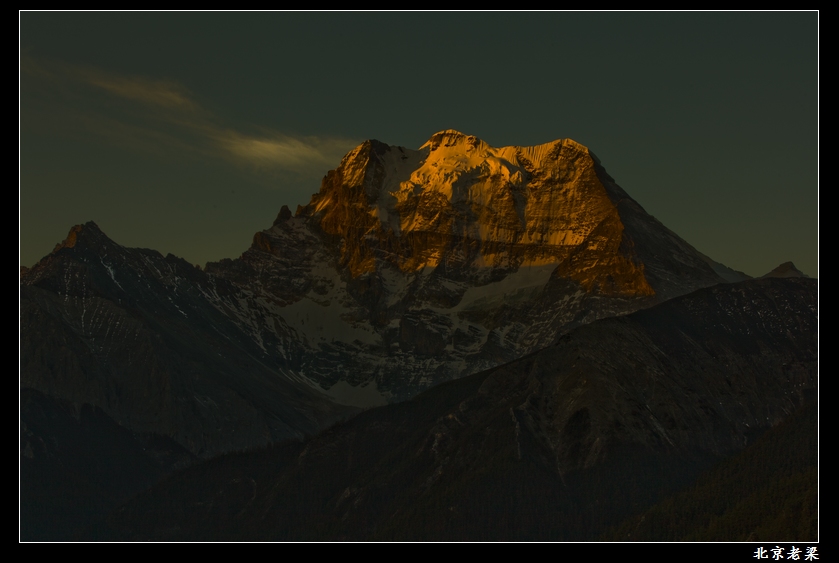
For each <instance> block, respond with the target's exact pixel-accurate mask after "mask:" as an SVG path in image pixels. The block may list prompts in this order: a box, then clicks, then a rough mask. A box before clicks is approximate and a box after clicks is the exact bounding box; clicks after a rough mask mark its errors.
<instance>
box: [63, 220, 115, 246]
mask: <svg viewBox="0 0 839 563" xmlns="http://www.w3.org/2000/svg"><path fill="white" fill-rule="evenodd" d="M82 233H84V234H93V235H104V233H103V232H102V229H100V228H99V225H97V224H96V223H94V222H93V221H88V222H87V223H85V224H83V225H74V226H73V227H71V228H70V232H69V233H67V238H65V239H64V240H63V241H61V242H59V243H58V244H56V245H55V248H54V249H53V250H52V251H53V252H58V251H59V250H61V249H62V248H73V247H74V246H76V241H78V238H79V235H81V234H82Z"/></svg>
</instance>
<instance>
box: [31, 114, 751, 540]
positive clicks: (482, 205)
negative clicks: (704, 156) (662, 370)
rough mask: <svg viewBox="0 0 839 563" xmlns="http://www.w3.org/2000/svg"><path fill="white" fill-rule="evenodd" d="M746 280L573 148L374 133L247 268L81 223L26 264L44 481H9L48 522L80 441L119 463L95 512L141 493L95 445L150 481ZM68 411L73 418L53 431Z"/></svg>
mask: <svg viewBox="0 0 839 563" xmlns="http://www.w3.org/2000/svg"><path fill="white" fill-rule="evenodd" d="M743 278H745V276H743V275H742V274H741V273H739V272H736V271H734V270H731V269H730V268H727V267H725V266H723V265H721V264H718V263H716V262H714V261H713V260H712V259H710V258H708V257H707V256H704V255H703V254H701V253H699V252H698V251H696V250H695V249H694V248H693V247H691V246H690V245H689V244H688V243H686V242H685V241H683V240H682V239H680V238H679V237H678V236H677V235H676V234H674V233H673V232H672V231H670V230H669V229H667V228H666V227H664V226H663V225H662V224H661V223H660V222H658V221H657V220H656V219H655V218H653V217H652V216H650V215H649V214H647V213H646V212H645V211H644V210H643V208H641V206H640V205H638V203H636V202H635V201H634V200H632V199H631V198H630V197H629V196H628V195H627V194H626V193H625V192H624V191H623V189H621V188H620V187H619V186H618V185H617V184H616V183H615V181H614V180H613V179H612V178H611V177H610V176H609V175H608V174H607V173H606V171H605V169H604V168H603V166H602V165H601V164H600V161H599V160H598V159H597V158H596V157H595V156H594V155H593V154H592V153H591V152H590V151H589V150H588V149H587V148H586V147H583V146H582V145H580V144H578V143H576V142H574V141H572V140H570V139H563V140H558V141H554V142H551V143H546V144H543V145H538V146H534V147H501V148H494V147H491V146H489V145H488V144H486V143H484V142H483V141H481V140H480V139H478V138H476V137H474V136H469V135H464V134H462V133H459V132H457V131H451V130H448V131H442V132H440V133H437V134H435V135H433V136H432V137H431V139H429V141H428V142H427V143H425V144H424V145H423V146H422V147H420V148H419V149H418V150H411V149H407V148H404V147H395V146H389V145H386V144H384V143H381V142H379V141H375V140H371V141H366V142H364V143H362V144H361V145H359V146H358V147H357V148H355V149H354V150H352V151H351V152H350V153H348V154H347V155H346V156H345V157H344V159H343V160H342V161H341V163H340V165H339V166H338V167H337V168H336V169H335V170H332V171H329V172H328V173H327V175H326V176H325V177H324V179H323V182H322V184H321V188H320V191H319V192H318V193H317V194H315V195H314V196H313V197H312V199H311V201H310V203H309V204H308V205H306V206H301V207H299V208H298V209H297V211H296V213H294V214H293V215H292V213H291V211H290V210H289V209H288V207H286V206H283V207H282V208H281V210H280V212H279V214H278V216H277V219H276V221H274V224H273V225H272V226H271V227H270V228H268V229H266V230H263V231H260V232H257V233H256V234H255V235H254V237H253V242H252V245H251V246H250V248H248V249H247V250H246V251H245V252H244V253H243V254H242V255H241V256H240V257H239V258H235V259H225V260H221V261H219V262H216V263H209V264H207V265H206V267H205V268H203V269H202V268H199V267H196V266H194V265H192V264H189V263H188V262H186V261H185V260H183V259H180V258H178V257H175V256H172V255H171V254H170V255H167V256H163V255H161V254H160V253H159V252H157V251H154V250H148V249H138V248H126V247H123V246H121V245H119V244H117V243H116V242H114V241H112V240H111V239H109V238H108V237H107V236H106V235H105V234H104V233H103V232H102V231H101V229H99V227H98V226H97V225H96V224H94V223H92V222H91V223H87V224H84V225H78V226H75V227H73V228H72V229H71V230H70V232H69V234H68V236H67V238H66V239H65V240H64V241H63V242H61V243H59V244H58V245H56V247H55V249H54V250H53V252H51V253H50V254H49V255H48V256H46V257H44V258H43V259H42V260H41V261H40V262H38V263H37V264H36V265H34V266H33V267H31V268H21V271H20V292H21V293H20V300H21V301H20V307H21V319H20V330H21V343H20V370H21V371H20V385H21V389H22V397H23V398H22V406H21V455H22V459H25V460H26V461H25V463H23V465H22V468H23V469H22V471H27V472H29V473H28V475H30V476H31V475H41V476H42V477H39V478H34V477H33V478H31V479H30V478H29V477H27V479H23V480H22V481H25V483H26V489H25V491H24V492H22V497H23V500H22V503H23V504H26V503H30V502H32V503H34V504H32V505H31V506H29V505H28V504H27V506H28V508H27V511H28V512H27V511H25V512H26V513H27V514H31V515H34V516H33V517H32V518H33V519H32V521H35V522H41V523H42V524H39V525H42V526H43V529H44V530H46V529H47V528H50V526H52V524H50V523H49V522H46V523H45V520H43V519H42V518H41V516H42V515H44V514H50V513H51V512H52V511H53V509H55V510H56V511H57V510H59V509H60V508H61V507H57V506H54V505H50V502H52V500H51V498H52V497H51V495H52V492H53V489H51V488H50V487H49V486H47V485H48V483H49V482H51V481H56V482H58V481H57V480H59V479H60V478H61V476H60V475H59V474H60V473H61V472H62V471H63V469H62V468H68V469H67V470H68V471H70V472H71V473H73V472H74V474H79V473H83V470H81V469H78V470H77V469H72V468H73V467H76V465H73V464H74V463H75V461H73V463H70V462H67V463H64V462H61V463H58V462H57V461H56V460H59V459H61V460H71V459H74V456H75V453H78V454H79V455H81V456H85V459H86V460H87V461H90V464H92V463H94V460H99V461H96V462H95V463H96V464H98V465H97V467H101V468H105V469H107V468H111V469H113V471H111V469H107V471H105V469H103V471H105V473H103V474H101V476H100V477H101V478H97V479H96V481H97V482H102V483H105V482H107V483H112V484H113V486H112V487H111V486H110V485H109V487H111V489H109V492H108V493H107V495H104V496H101V495H100V497H101V499H104V500H101V502H100V501H99V500H97V501H96V502H93V501H91V502H92V504H91V506H94V505H95V506H97V507H98V508H96V510H94V512H96V511H97V510H98V511H99V512H100V513H101V510H104V509H105V508H107V507H112V506H114V503H117V502H121V501H122V500H124V499H125V498H127V497H128V496H129V495H131V494H133V493H134V492H136V490H138V487H139V488H142V487H145V486H146V485H147V482H146V481H145V480H142V479H139V480H137V479H135V480H133V481H132V480H131V479H128V480H125V479H123V478H122V477H123V476H121V475H120V474H119V471H118V469H116V468H118V467H120V464H119V463H116V462H115V461H114V460H113V459H111V458H109V457H108V456H109V454H108V453H107V451H99V452H96V451H95V448H94V447H93V446H92V443H93V442H92V440H94V439H93V438H92V436H107V440H106V441H107V442H108V443H111V444H112V445H113V447H112V448H111V449H113V451H124V452H133V453H131V454H130V455H131V456H135V457H132V459H136V460H137V461H136V465H137V466H138V467H139V466H148V467H154V468H155V469H154V472H153V473H154V474H156V475H163V474H167V473H168V472H170V471H172V470H174V468H175V467H178V466H179V465H178V464H177V463H170V462H168V461H167V462H160V461H159V459H162V458H165V459H169V458H170V457H172V456H171V455H169V454H168V453H166V452H174V451H178V452H180V453H179V454H178V455H177V456H175V457H176V458H177V459H180V460H183V459H189V460H196V459H207V458H210V457H213V456H217V455H220V454H223V453H226V452H232V451H240V450H243V449H249V448H253V447H260V446H266V445H268V444H275V443H280V442H284V441H288V440H292V441H301V440H304V439H305V438H307V437H309V436H313V435H315V434H317V433H318V432H320V431H321V430H323V429H324V428H328V427H330V426H331V425H333V424H335V423H337V422H339V421H341V420H345V419H347V418H349V417H350V416H353V415H355V414H356V413H358V412H359V411H360V410H361V409H363V408H368V407H373V406H381V405H385V404H388V403H395V402H400V401H405V400H408V399H410V398H411V397H414V396H416V395H417V394H418V393H421V392H422V391H424V390H427V389H429V388H431V387H433V386H435V385H438V384H440V383H444V382H447V381H451V380H455V379H460V378H463V377H465V376H468V375H470V374H475V373H479V372H482V371H485V370H487V369H492V368H495V367H497V366H500V365H503V364H506V363H509V362H512V361H515V360H518V359H520V358H522V357H525V356H527V355H528V354H533V353H536V352H538V351H539V350H541V349H543V348H545V347H548V346H551V345H553V344H555V343H556V342H557V341H558V339H560V338H561V337H562V335H563V334H567V333H568V332H569V331H570V330H572V329H574V328H575V327H580V326H582V325H585V324H586V323H590V322H592V321H594V320H596V319H600V318H604V317H612V316H616V315H624V314H627V313H630V312H632V311H636V310H639V309H642V308H645V307H650V306H653V305H655V304H657V303H662V302H664V301H666V300H668V299H671V298H673V297H676V296H679V295H683V294H686V293H689V292H691V291H694V290H696V289H698V288H702V287H708V286H712V285H714V284H718V283H721V282H733V281H738V280H740V279H743ZM33 397H34V398H33ZM24 399H25V400H24ZM82 412H85V413H94V414H92V415H90V417H88V418H84V419H82V418H79V417H80V416H81V415H80V413H82ZM67 413H71V414H70V415H68V414H67ZM67 416H74V417H76V423H74V424H70V425H67V424H64V423H61V422H57V421H63V420H66V417H67ZM85 416H87V415H85ZM123 431H124V432H123ZM44 444H51V445H50V446H49V447H47V446H45V445H44ZM144 444H146V445H147V444H159V445H160V444H163V445H160V446H159V447H158V446H155V447H154V448H151V450H149V451H146V450H144V448H146V446H145V445H144ZM138 448H139V449H138ZM142 451H145V452H146V453H141V452H142ZM161 452H162V453H161ZM30 454H31V455H30ZM126 455H128V454H126ZM172 455H174V454H172ZM90 456H93V457H92V458H91V457H90ZM87 461H85V462H84V463H81V465H79V466H78V467H86V465H85V463H87ZM179 463H180V462H179ZM90 464H88V465H90ZM149 464H150V465H149ZM108 471H111V472H110V473H108ZM114 472H116V473H114ZM149 474H151V473H149ZM47 475H52V476H53V477H43V476H47ZM129 481H130V482H129ZM62 482H63V481H62ZM72 482H74V483H77V484H79V487H80V489H79V491H78V494H79V495H83V492H84V490H89V487H88V486H87V485H84V483H85V482H86V481H85V479H75V480H73V481H72ZM68 486H70V485H68ZM24 493H25V494H24ZM84 494H86V493H84ZM97 494H98V493H97ZM100 497H98V498H100ZM103 507H104V508H103ZM30 509H31V510H30ZM61 510H63V508H61ZM65 514H66V515H67V518H66V520H68V521H73V520H75V521H77V522H79V523H80V522H81V521H80V520H79V518H80V517H79V515H78V514H77V513H71V512H66V511H65ZM94 519H95V518H94ZM80 525H81V524H80Z"/></svg>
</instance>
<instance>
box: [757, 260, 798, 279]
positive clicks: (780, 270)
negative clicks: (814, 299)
mask: <svg viewBox="0 0 839 563" xmlns="http://www.w3.org/2000/svg"><path fill="white" fill-rule="evenodd" d="M763 277H764V278H809V277H810V276H808V275H807V274H805V273H804V272H802V271H801V270H799V269H798V268H796V267H795V264H793V263H792V262H784V263H783V264H781V265H780V266H778V267H777V268H775V269H774V270H772V271H771V272H769V273H768V274H766V275H765V276H763Z"/></svg>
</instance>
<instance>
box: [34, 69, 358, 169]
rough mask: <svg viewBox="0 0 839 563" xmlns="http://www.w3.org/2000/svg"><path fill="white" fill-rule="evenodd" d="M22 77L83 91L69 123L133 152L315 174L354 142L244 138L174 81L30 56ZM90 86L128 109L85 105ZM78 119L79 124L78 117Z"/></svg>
mask: <svg viewBox="0 0 839 563" xmlns="http://www.w3.org/2000/svg"><path fill="white" fill-rule="evenodd" d="M21 71H22V73H24V74H28V75H29V76H30V77H32V78H35V79H37V80H39V81H41V82H45V83H49V84H50V85H51V87H52V88H55V87H56V86H57V87H58V88H55V90H58V91H69V90H76V91H78V90H79V89H81V90H84V92H87V93H84V92H75V93H76V95H75V96H73V98H74V99H75V102H73V103H74V104H75V105H78V106H79V111H78V112H76V114H75V115H74V116H73V117H72V121H73V123H76V124H83V126H84V129H85V130H87V131H89V132H91V133H94V134H97V135H99V136H104V137H107V138H108V140H109V142H122V143H123V144H125V145H128V146H131V147H132V148H137V147H138V146H141V145H143V144H145V145H147V146H149V147H150V148H151V147H152V146H153V147H154V149H155V150H156V151H159V150H160V148H161V146H169V147H170V148H172V149H173V150H177V151H184V150H187V151H189V150H191V151H192V152H198V153H201V154H204V155H209V156H212V157H221V158H226V159H228V160H230V161H233V162H236V163H238V164H240V165H246V166H248V167H250V168H252V169H253V170H256V171H266V170H268V171H270V170H271V169H279V170H287V171H293V172H318V173H320V172H323V171H324V169H325V167H332V166H335V165H336V164H337V163H338V161H339V160H340V159H341V157H342V156H343V155H344V154H345V153H346V152H347V151H349V150H350V149H351V148H352V147H353V146H355V145H356V144H358V141H357V140H354V139H346V138H339V137H318V136H299V137H296V136H292V135H288V134H285V133H282V132H280V131H275V130H271V129H265V128H262V129H259V130H258V132H257V133H249V132H245V129H246V128H245V127H237V126H236V125H235V124H233V125H231V124H230V123H224V122H223V120H222V118H221V117H220V116H218V115H214V114H213V113H211V112H209V111H207V110H205V109H204V108H203V107H201V105H200V104H199V103H198V102H197V101H196V100H195V99H194V97H193V96H192V95H191V94H190V92H189V90H188V89H187V88H185V87H184V86H183V85H181V84H179V83H177V82H174V81H168V80H159V79H153V78H147V77H139V76H126V75H118V74H115V73H109V72H106V71H103V70H101V69H96V68H90V67H79V66H71V65H65V64H60V63H50V62H44V61H39V60H35V59H31V58H23V59H22V60H21ZM90 87H93V88H94V91H98V92H99V93H100V94H102V93H104V94H105V95H106V96H107V97H108V98H110V99H111V100H117V101H121V102H124V103H127V104H128V106H125V105H124V104H123V105H121V106H120V105H119V104H117V106H118V107H123V108H124V109H123V110H118V109H117V110H114V109H113V104H110V107H109V111H108V112H106V110H105V109H104V108H101V107H99V106H98V105H96V104H95V103H94V104H91V103H90V102H91V100H90V98H91V96H92V95H93V94H91V90H90ZM94 96H95V95H94ZM82 108H83V109H82ZM82 114H84V116H85V117H84V118H81V117H80V116H81V115H82ZM249 129H250V130H251V131H252V130H253V128H249Z"/></svg>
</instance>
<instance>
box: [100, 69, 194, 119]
mask: <svg viewBox="0 0 839 563" xmlns="http://www.w3.org/2000/svg"><path fill="white" fill-rule="evenodd" d="M86 74H88V79H87V82H88V83H89V84H91V85H93V86H97V87H99V88H102V89H103V90H105V91H107V92H109V93H111V94H114V95H115V96H120V97H122V98H125V99H128V100H133V101H136V102H140V103H143V104H150V105H155V106H161V107H165V108H178V109H188V110H191V109H194V108H195V104H194V103H193V101H192V100H190V99H189V97H188V95H187V93H186V92H185V91H184V89H183V88H182V87H181V86H180V85H178V84H176V83H174V82H165V81H161V80H148V79H145V78H126V77H116V76H108V75H104V74H102V73H95V72H88V73H86Z"/></svg>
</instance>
